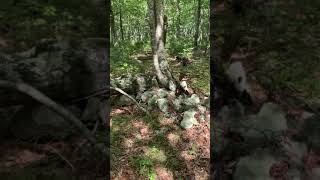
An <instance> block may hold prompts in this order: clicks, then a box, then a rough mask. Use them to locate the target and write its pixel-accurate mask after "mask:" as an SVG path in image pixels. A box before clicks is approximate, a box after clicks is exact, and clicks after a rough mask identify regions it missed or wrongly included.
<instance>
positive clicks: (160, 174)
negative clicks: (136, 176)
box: [155, 166, 174, 180]
mask: <svg viewBox="0 0 320 180" xmlns="http://www.w3.org/2000/svg"><path fill="white" fill-rule="evenodd" d="M155 171H156V173H157V178H159V179H163V180H173V179H174V178H173V173H172V171H170V170H169V169H167V168H165V167H162V166H156V167H155Z"/></svg>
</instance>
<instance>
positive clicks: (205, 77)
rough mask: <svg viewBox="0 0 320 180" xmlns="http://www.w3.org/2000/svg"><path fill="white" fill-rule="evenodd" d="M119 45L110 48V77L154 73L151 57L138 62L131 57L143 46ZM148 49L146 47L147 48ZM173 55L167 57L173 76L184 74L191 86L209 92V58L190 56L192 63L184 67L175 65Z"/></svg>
mask: <svg viewBox="0 0 320 180" xmlns="http://www.w3.org/2000/svg"><path fill="white" fill-rule="evenodd" d="M127 46H129V45H126V46H125V45H123V46H121V47H117V48H112V49H111V64H110V67H111V78H113V77H119V76H121V75H124V74H154V66H153V61H152V58H151V59H148V60H143V61H142V62H139V61H137V60H135V59H133V58H132V57H131V55H134V54H139V53H140V54H143V53H145V52H143V51H139V50H144V48H142V49H141V48H136V49H134V47H131V48H129V47H127ZM147 50H148V49H147ZM173 59H174V56H173V57H172V56H171V58H168V60H169V64H170V68H171V69H172V70H173V72H174V76H176V77H179V75H180V74H184V75H186V76H187V77H188V78H189V79H190V82H189V83H188V84H190V85H189V86H191V87H192V88H194V89H199V90H200V91H201V92H203V93H209V92H210V63H209V58H206V57H201V58H199V57H195V58H192V57H191V58H190V59H191V60H192V63H191V64H189V65H188V66H186V67H182V66H181V65H180V66H177V65H176V64H177V62H176V61H174V60H173Z"/></svg>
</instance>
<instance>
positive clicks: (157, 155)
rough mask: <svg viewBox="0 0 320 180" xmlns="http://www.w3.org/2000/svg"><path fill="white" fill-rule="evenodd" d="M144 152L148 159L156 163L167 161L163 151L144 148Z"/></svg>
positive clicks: (155, 148) (154, 148)
mask: <svg viewBox="0 0 320 180" xmlns="http://www.w3.org/2000/svg"><path fill="white" fill-rule="evenodd" d="M142 150H143V152H144V154H145V155H146V156H147V157H149V158H150V159H152V160H154V161H158V162H165V161H167V156H166V155H165V152H164V151H163V150H161V149H158V148H157V147H144V148H142Z"/></svg>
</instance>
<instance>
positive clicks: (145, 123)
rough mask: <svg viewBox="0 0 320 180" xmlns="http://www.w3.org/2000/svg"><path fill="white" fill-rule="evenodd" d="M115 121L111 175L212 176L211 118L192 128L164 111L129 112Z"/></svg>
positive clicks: (112, 130)
mask: <svg viewBox="0 0 320 180" xmlns="http://www.w3.org/2000/svg"><path fill="white" fill-rule="evenodd" d="M115 109H117V108H115ZM111 121H112V122H113V123H112V126H111V139H112V141H111V151H112V158H111V164H112V166H111V167H112V170H111V171H112V172H111V174H112V177H111V179H153V178H155V179H156V178H160V179H165V180H167V179H168V180H170V179H178V178H179V177H184V178H188V177H197V178H200V179H201V178H202V179H205V178H207V177H208V174H209V153H210V151H209V145H210V144H209V142H210V131H209V127H208V123H209V121H204V122H202V123H200V125H199V126H195V127H193V128H191V129H189V130H183V129H181V128H180V127H179V125H178V124H177V123H178V121H174V120H171V119H169V118H164V116H163V115H161V113H160V114H154V115H153V116H152V117H151V118H147V117H144V116H143V115H141V116H139V115H132V114H130V115H129V114H128V113H125V114H120V115H115V116H114V117H112V116H111Z"/></svg>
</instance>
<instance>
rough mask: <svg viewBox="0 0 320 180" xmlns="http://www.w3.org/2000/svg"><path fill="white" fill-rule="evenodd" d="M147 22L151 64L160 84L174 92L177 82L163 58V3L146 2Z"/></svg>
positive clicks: (160, 0)
mask: <svg viewBox="0 0 320 180" xmlns="http://www.w3.org/2000/svg"><path fill="white" fill-rule="evenodd" d="M148 8H149V21H150V30H151V45H152V52H153V64H154V67H155V70H156V75H157V78H158V80H159V82H160V84H161V85H162V86H163V87H165V88H167V89H170V90H172V91H175V90H176V86H177V83H176V82H177V81H176V80H175V79H174V77H173V75H172V73H171V71H170V68H169V64H168V62H167V60H166V57H165V48H164V38H165V37H164V36H165V31H164V28H165V23H164V1H163V0H148Z"/></svg>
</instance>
